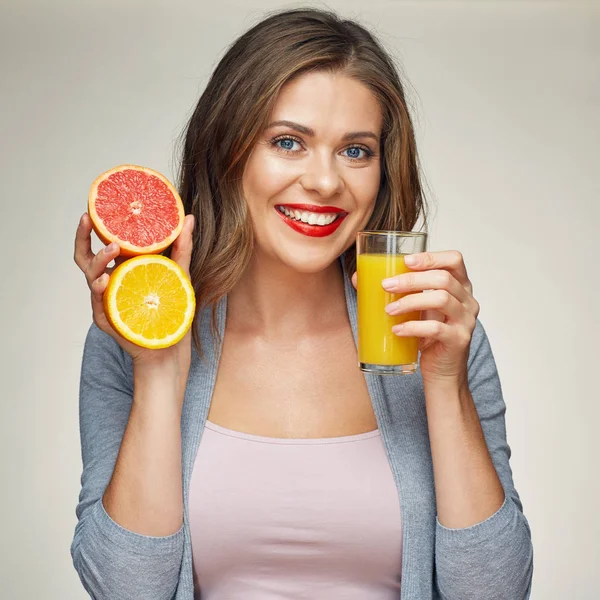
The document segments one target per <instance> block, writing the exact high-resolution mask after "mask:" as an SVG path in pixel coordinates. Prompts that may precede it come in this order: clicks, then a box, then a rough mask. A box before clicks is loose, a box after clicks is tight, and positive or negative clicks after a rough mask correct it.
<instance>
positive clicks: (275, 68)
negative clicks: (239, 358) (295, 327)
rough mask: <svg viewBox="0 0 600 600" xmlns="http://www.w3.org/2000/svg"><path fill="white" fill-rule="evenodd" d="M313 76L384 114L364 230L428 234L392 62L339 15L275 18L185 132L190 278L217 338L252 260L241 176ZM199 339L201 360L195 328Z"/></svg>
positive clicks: (215, 81)
mask: <svg viewBox="0 0 600 600" xmlns="http://www.w3.org/2000/svg"><path fill="white" fill-rule="evenodd" d="M307 71H328V72H336V73H340V72H342V73H344V74H345V75H347V76H349V77H352V78H354V79H356V80H358V81H360V82H361V83H363V84H364V85H366V86H367V87H368V88H369V89H370V90H371V91H372V92H373V93H374V95H375V96H376V98H377V99H378V100H379V102H380V104H381V107H382V111H383V128H382V136H381V156H382V161H381V184H380V188H379V192H378V195H377V199H376V203H375V208H374V211H373V214H372V216H371V219H370V221H369V223H368V224H367V226H366V227H365V229H371V230H403V231H411V230H412V229H413V228H414V227H415V225H416V223H417V221H418V219H419V217H420V216H421V215H422V216H423V220H424V226H425V227H426V223H427V219H426V211H425V199H424V195H423V192H422V185H421V180H420V169H419V164H418V157H417V149H416V145H415V136H414V130H413V125H412V121H411V117H410V115H409V112H408V108H407V104H406V100H405V93H404V87H403V85H402V83H401V80H400V77H399V75H398V72H397V70H396V68H395V66H394V63H393V61H392V59H391V57H390V56H389V55H388V53H387V52H386V51H385V50H384V49H383V47H382V45H381V44H380V42H378V41H377V40H376V39H375V37H374V35H373V34H372V33H370V32H369V31H368V30H367V29H365V28H364V27H363V26H361V25H359V24H358V23H357V22H355V21H352V20H347V19H343V18H341V17H340V16H338V15H337V14H335V13H334V12H331V11H326V10H317V9H311V8H296V9H292V10H283V11H277V12H274V13H270V14H269V15H268V16H267V17H266V18H265V19H263V20H262V21H260V22H259V23H258V24H257V25H255V26H253V27H252V28H251V29H249V30H248V31H246V32H245V33H244V34H243V35H241V36H240V37H239V38H238V39H237V40H235V41H234V43H233V44H232V45H231V46H230V47H229V48H228V49H227V51H226V52H225V55H224V56H223V58H222V59H221V60H220V61H219V63H218V65H217V67H216V68H215V70H214V71H213V73H212V76H211V78H210V80H209V82H208V84H207V86H206V88H205V90H204V92H203V93H202V95H201V96H200V100H199V101H198V104H197V105H196V108H195V110H194V112H193V114H192V116H191V118H190V119H189V122H188V123H187V126H186V128H185V130H184V132H183V138H182V146H183V147H182V157H181V163H180V171H179V176H178V187H179V191H180V194H181V198H182V200H183V203H184V206H185V212H186V214H189V213H192V214H193V215H194V217H195V222H196V226H195V230H194V234H193V241H194V250H193V254H192V260H191V265H190V276H191V281H192V284H193V286H194V290H195V293H196V300H197V311H200V310H201V309H202V308H203V307H205V306H207V305H212V319H211V329H212V332H213V335H215V334H217V333H218V331H217V320H216V305H217V303H218V302H219V300H220V299H221V298H222V297H223V296H225V295H226V294H227V293H228V292H229V290H231V289H232V288H233V287H234V286H235V284H236V283H237V282H238V280H239V279H240V277H241V276H242V274H243V272H244V270H245V269H246V267H247V265H248V263H249V261H250V258H251V255H252V251H253V243H254V239H253V231H252V224H251V220H250V217H249V214H248V211H247V205H246V202H245V200H244V197H243V192H242V185H241V184H242V175H243V172H244V167H245V165H246V162H247V160H248V157H249V155H250V152H251V150H252V148H253V146H254V144H255V142H256V141H257V139H258V137H259V135H260V134H261V132H262V131H263V130H264V128H265V127H266V126H267V124H268V122H269V121H268V120H269V117H270V114H271V112H272V109H273V107H274V104H275V101H276V99H277V95H278V92H279V91H280V90H281V88H282V86H283V85H285V83H286V82H288V81H289V80H290V79H291V78H292V77H295V76H298V75H301V74H302V73H305V72H307ZM355 254H356V253H355V246H354V244H353V245H352V246H351V247H350V248H348V249H347V250H346V252H345V254H344V265H343V267H344V269H345V270H346V272H347V273H348V274H349V275H350V276H351V275H352V273H354V270H355V268H356V256H355ZM197 316H198V313H197V315H196V317H197ZM192 336H193V341H194V344H195V346H196V349H197V350H198V353H199V355H200V356H201V357H202V355H203V353H202V348H201V344H200V339H199V337H200V336H199V331H198V327H197V326H194V327H193V330H192Z"/></svg>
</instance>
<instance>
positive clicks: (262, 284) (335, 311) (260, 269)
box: [227, 254, 347, 340]
mask: <svg viewBox="0 0 600 600" xmlns="http://www.w3.org/2000/svg"><path fill="white" fill-rule="evenodd" d="M341 319H342V320H344V321H347V312H346V297H345V294H344V275H343V272H342V266H341V264H340V261H339V260H337V259H336V260H335V261H334V262H333V263H332V264H331V265H329V267H327V268H326V269H324V270H323V271H321V272H319V273H299V272H298V271H294V270H293V269H290V267H288V266H287V265H285V264H283V263H281V262H279V261H277V260H276V259H273V258H271V257H266V256H264V255H260V256H259V255H257V254H254V255H253V257H252V259H251V261H250V264H249V265H248V267H247V269H246V271H245V272H244V275H243V276H242V278H241V279H240V281H238V283H237V284H236V285H235V287H234V288H233V289H232V290H231V291H230V292H229V293H228V294H227V327H228V328H229V327H232V328H235V330H236V331H243V332H244V333H248V334H254V335H261V336H266V337H269V338H270V339H275V338H280V339H281V338H284V339H288V340H289V339H290V338H292V337H294V338H300V337H303V336H306V335H311V334H312V333H316V334H319V333H323V331H325V330H331V329H334V328H337V327H338V326H339V325H340V323H341Z"/></svg>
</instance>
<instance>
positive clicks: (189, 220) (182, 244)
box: [171, 215, 194, 276]
mask: <svg viewBox="0 0 600 600" xmlns="http://www.w3.org/2000/svg"><path fill="white" fill-rule="evenodd" d="M193 232H194V215H186V217H185V221H184V223H183V229H182V230H181V233H180V234H179V236H178V237H177V239H176V240H175V241H174V242H173V248H172V251H171V259H172V260H174V261H175V262H176V263H177V264H178V265H179V266H180V267H181V268H182V269H183V270H184V271H185V272H186V273H187V274H188V276H189V274H190V261H191V259H192V249H193V242H192V237H193Z"/></svg>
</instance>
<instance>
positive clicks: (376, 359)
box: [356, 253, 421, 365]
mask: <svg viewBox="0 0 600 600" xmlns="http://www.w3.org/2000/svg"><path fill="white" fill-rule="evenodd" d="M404 256H405V255H404V254H370V253H366V254H359V255H358V256H357V268H356V270H357V273H358V275H357V277H358V290H357V293H358V296H357V300H358V360H359V362H361V363H366V364H371V365H407V364H411V363H416V362H417V359H418V354H419V353H418V345H419V338H418V337H399V336H397V335H396V334H395V333H393V332H392V327H393V326H394V325H396V324H397V323H404V322H405V321H417V320H419V319H420V317H421V311H416V312H410V313H403V314H401V315H395V316H391V315H388V314H387V313H386V312H385V306H386V305H387V304H389V303H390V302H393V301H394V300H397V299H398V298H401V297H402V296H405V295H406V294H391V293H390V292H386V291H385V290H384V289H383V287H382V286H381V281H382V280H383V279H385V278H386V277H392V276H393V275H400V274H401V273H406V272H407V271H409V270H410V269H409V268H408V267H407V266H406V265H405V264H404Z"/></svg>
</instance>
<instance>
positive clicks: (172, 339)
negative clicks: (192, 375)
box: [103, 255, 196, 350]
mask: <svg viewBox="0 0 600 600" xmlns="http://www.w3.org/2000/svg"><path fill="white" fill-rule="evenodd" d="M149 263H161V264H163V265H165V266H166V267H167V268H169V269H171V270H173V271H174V272H175V274H176V275H177V277H178V279H179V280H180V281H181V284H182V286H183V288H184V290H185V293H186V300H187V307H186V311H185V314H184V316H183V321H182V323H181V325H180V327H179V328H178V329H177V330H176V331H174V332H173V333H172V334H170V335H168V336H165V337H163V338H160V339H156V338H147V337H144V336H142V335H139V334H137V333H136V332H134V331H132V329H131V328H130V327H129V325H128V324H127V323H126V322H125V321H123V320H122V319H121V316H120V314H119V309H118V308H117V292H118V291H119V287H120V286H121V283H122V281H123V279H124V277H125V276H126V275H127V274H128V273H129V272H130V271H131V270H132V269H134V268H136V267H137V266H139V265H143V264H149ZM103 304H104V313H105V315H106V318H107V319H108V322H109V323H110V325H111V326H112V327H113V329H115V331H117V332H118V333H119V334H120V335H121V336H123V337H124V338H125V339H126V340H129V341H130V342H132V343H134V344H136V345H137V346H141V347H142V348H148V349H153V350H157V349H160V348H168V347H169V346H173V345H175V344H176V343H177V342H179V341H180V340H181V339H182V338H183V337H184V336H185V334H186V333H187V332H188V331H189V329H190V327H191V325H192V322H193V320H194V315H195V311H196V296H195V294H194V288H193V286H192V284H191V281H190V279H189V277H188V276H187V274H186V273H185V271H184V270H183V269H182V268H181V267H180V266H179V265H178V264H177V263H176V262H175V261H174V260H171V259H170V258H167V257H166V256H160V255H144V256H136V257H133V258H131V259H129V260H127V261H125V262H123V263H121V264H120V265H119V266H118V267H116V268H115V270H114V271H113V272H112V274H111V276H110V280H109V282H108V285H107V287H106V290H105V291H104V297H103Z"/></svg>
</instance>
